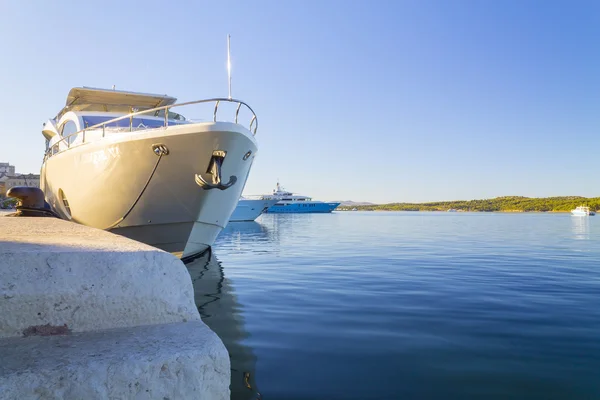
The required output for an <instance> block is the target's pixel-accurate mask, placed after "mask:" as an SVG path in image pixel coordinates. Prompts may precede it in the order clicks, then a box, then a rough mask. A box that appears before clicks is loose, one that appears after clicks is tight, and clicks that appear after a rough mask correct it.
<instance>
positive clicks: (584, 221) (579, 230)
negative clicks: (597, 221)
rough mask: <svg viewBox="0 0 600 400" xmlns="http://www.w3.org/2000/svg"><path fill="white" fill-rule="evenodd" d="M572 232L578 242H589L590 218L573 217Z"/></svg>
mask: <svg viewBox="0 0 600 400" xmlns="http://www.w3.org/2000/svg"><path fill="white" fill-rule="evenodd" d="M571 230H572V232H573V237H574V238H575V239H578V240H589V238H590V218H589V217H572V218H571Z"/></svg>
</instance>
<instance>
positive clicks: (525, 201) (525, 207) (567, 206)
mask: <svg viewBox="0 0 600 400" xmlns="http://www.w3.org/2000/svg"><path fill="white" fill-rule="evenodd" d="M580 205H586V206H588V207H590V209H592V210H599V209H600V197H590V198H587V197H579V196H566V197H545V198H535V197H522V196H504V197H496V198H494V199H484V200H458V201H438V202H432V203H390V204H374V205H365V206H355V208H357V209H359V210H372V211H447V210H449V209H455V210H458V211H487V212H489V211H504V212H511V211H512V212H529V211H553V212H568V211H571V210H572V209H574V208H575V207H577V206H580Z"/></svg>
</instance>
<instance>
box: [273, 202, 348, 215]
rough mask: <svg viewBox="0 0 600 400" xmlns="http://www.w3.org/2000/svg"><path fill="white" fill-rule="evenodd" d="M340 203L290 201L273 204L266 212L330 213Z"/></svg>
mask: <svg viewBox="0 0 600 400" xmlns="http://www.w3.org/2000/svg"><path fill="white" fill-rule="evenodd" d="M339 205H340V203H310V202H306V203H300V202H298V203H290V204H286V205H281V204H275V205H274V206H272V207H271V208H269V209H268V210H267V213H272V214H283V213H330V212H332V211H333V210H335V208H336V207H337V206H339Z"/></svg>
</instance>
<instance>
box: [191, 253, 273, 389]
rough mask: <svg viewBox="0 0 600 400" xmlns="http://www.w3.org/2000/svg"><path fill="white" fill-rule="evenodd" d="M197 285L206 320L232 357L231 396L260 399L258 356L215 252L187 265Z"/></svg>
mask: <svg viewBox="0 0 600 400" xmlns="http://www.w3.org/2000/svg"><path fill="white" fill-rule="evenodd" d="M186 266H187V268H188V271H189V273H190V275H191V277H192V283H193V285H194V300H195V302H196V306H197V307H198V311H199V312H200V315H201V317H202V320H203V321H204V323H206V324H207V325H208V326H209V327H210V329H212V330H213V331H214V332H215V333H216V334H217V335H218V336H219V337H220V338H221V340H222V341H223V343H224V344H225V347H227V350H228V351H229V357H230V359H231V386H230V388H231V399H234V400H238V399H239V400H249V399H260V398H261V396H260V394H259V392H258V389H257V388H256V381H255V377H254V375H255V374H254V372H255V370H256V356H255V355H254V352H253V351H252V349H251V348H249V347H248V346H246V345H244V343H243V342H244V340H245V339H246V338H247V337H248V335H249V334H248V332H246V331H245V328H244V319H243V317H242V315H241V306H240V304H239V303H238V301H237V299H236V297H235V294H234V292H233V288H232V287H231V283H230V281H229V280H228V279H227V278H226V277H225V275H224V273H223V266H222V265H221V263H220V262H219V260H217V258H216V257H215V256H214V255H213V254H212V252H211V251H208V252H206V253H205V254H204V255H203V256H201V257H200V258H197V259H196V260H194V261H191V262H189V263H187V264H186Z"/></svg>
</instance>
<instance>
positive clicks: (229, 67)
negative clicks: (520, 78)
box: [227, 34, 231, 100]
mask: <svg viewBox="0 0 600 400" xmlns="http://www.w3.org/2000/svg"><path fill="white" fill-rule="evenodd" d="M227 78H228V80H229V100H231V35H229V34H228V35H227Z"/></svg>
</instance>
